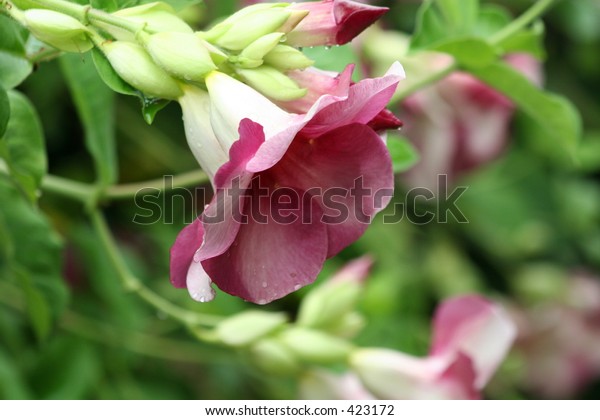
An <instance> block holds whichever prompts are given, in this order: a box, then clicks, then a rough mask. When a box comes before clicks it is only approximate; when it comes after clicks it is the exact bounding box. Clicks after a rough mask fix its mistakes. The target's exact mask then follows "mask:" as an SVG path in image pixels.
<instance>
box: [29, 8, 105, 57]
mask: <svg viewBox="0 0 600 420" xmlns="http://www.w3.org/2000/svg"><path fill="white" fill-rule="evenodd" d="M23 19H24V23H25V24H26V25H27V28H28V29H29V30H30V31H31V33H32V34H33V35H34V36H35V37H36V38H37V39H39V40H40V41H42V42H45V43H46V44H48V45H51V46H53V47H55V48H57V49H59V50H61V51H68V52H79V53H82V52H85V51H88V50H89V49H91V48H92V47H93V46H94V44H93V43H92V42H91V41H90V40H89V38H88V33H89V30H88V29H87V28H86V27H85V26H84V25H83V24H82V23H81V22H79V21H78V20H77V19H74V18H72V17H71V16H67V15H63V14H62V13H58V12H54V11H52V10H46V9H29V10H25V11H24V12H23Z"/></svg>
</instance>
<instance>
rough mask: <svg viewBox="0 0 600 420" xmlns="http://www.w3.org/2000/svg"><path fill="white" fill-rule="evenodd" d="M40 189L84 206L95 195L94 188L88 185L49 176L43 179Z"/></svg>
mask: <svg viewBox="0 0 600 420" xmlns="http://www.w3.org/2000/svg"><path fill="white" fill-rule="evenodd" d="M42 189H43V190H44V191H47V192H50V193H53V194H57V195H62V196H64V197H67V198H70V199H72V200H75V201H81V202H82V203H86V204H87V203H89V202H90V201H92V200H93V198H94V196H95V194H96V192H95V189H94V187H92V186H91V185H90V184H85V183H83V182H78V181H72V180H70V179H66V178H61V177H58V176H54V175H50V174H48V175H46V176H45V177H44V179H43V181H42Z"/></svg>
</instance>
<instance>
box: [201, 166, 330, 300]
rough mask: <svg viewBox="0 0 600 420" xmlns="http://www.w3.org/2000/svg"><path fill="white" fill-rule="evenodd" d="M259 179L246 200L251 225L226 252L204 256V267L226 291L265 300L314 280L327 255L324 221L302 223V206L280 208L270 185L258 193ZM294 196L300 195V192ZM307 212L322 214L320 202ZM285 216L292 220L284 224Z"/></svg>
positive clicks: (243, 228) (241, 230)
mask: <svg viewBox="0 0 600 420" xmlns="http://www.w3.org/2000/svg"><path fill="white" fill-rule="evenodd" d="M260 178H261V177H260V176H258V177H256V178H255V180H254V181H253V187H254V188H253V190H252V195H250V196H248V197H247V198H246V203H245V205H244V208H245V209H246V211H245V215H247V216H248V220H247V223H244V224H241V225H239V231H238V232H237V236H236V237H235V240H234V241H233V243H232V244H231V246H230V247H229V249H227V252H225V253H224V254H223V255H219V256H216V257H214V258H210V259H208V260H205V261H204V262H203V266H204V268H205V270H206V271H207V272H208V273H209V275H210V277H211V278H212V279H213V281H214V282H215V283H216V284H217V285H218V286H219V288H220V289H221V290H223V291H224V292H227V293H229V294H232V295H235V296H239V297H241V298H243V299H246V300H248V301H251V302H254V303H259V304H266V303H269V302H271V301H273V300H275V299H279V298H281V297H283V296H285V295H287V294H289V293H291V292H293V291H295V290H298V289H299V288H300V287H302V286H305V285H307V284H310V283H312V282H313V281H314V280H315V278H316V277H317V275H318V274H319V272H320V271H321V268H322V267H323V263H324V262H325V258H326V256H327V232H326V228H325V226H324V225H323V224H322V223H319V222H313V223H304V220H303V209H302V206H297V208H296V209H292V210H288V208H287V207H286V208H285V209H284V210H283V211H281V210H282V208H281V207H278V205H277V200H274V198H273V197H274V195H273V191H274V190H273V189H272V188H269V189H268V190H267V191H268V194H259V193H258V192H259V188H264V186H261V185H259V184H260V182H261V181H260ZM294 194H297V197H302V191H295V192H294ZM305 211H307V212H308V211H310V212H312V215H314V217H316V218H318V217H320V209H319V206H318V205H317V204H316V203H311V209H310V210H309V209H305ZM278 212H279V213H278ZM281 215H283V216H284V217H286V218H290V219H292V220H290V221H288V222H285V223H284V222H282V221H281V220H279V219H278V217H279V216H281ZM261 218H262V219H263V220H261ZM316 220H318V219H316Z"/></svg>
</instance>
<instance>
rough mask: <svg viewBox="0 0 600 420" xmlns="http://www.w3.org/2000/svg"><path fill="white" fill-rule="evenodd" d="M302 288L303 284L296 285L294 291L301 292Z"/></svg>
mask: <svg viewBox="0 0 600 420" xmlns="http://www.w3.org/2000/svg"><path fill="white" fill-rule="evenodd" d="M301 287H302V285H301V284H295V285H294V290H300V288H301Z"/></svg>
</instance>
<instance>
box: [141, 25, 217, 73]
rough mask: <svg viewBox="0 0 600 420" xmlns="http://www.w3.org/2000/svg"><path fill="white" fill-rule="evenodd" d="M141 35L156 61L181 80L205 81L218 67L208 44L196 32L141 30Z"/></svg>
mask: <svg viewBox="0 0 600 420" xmlns="http://www.w3.org/2000/svg"><path fill="white" fill-rule="evenodd" d="M142 34H143V35H142ZM140 38H141V39H140V40H141V41H142V43H143V44H144V46H145V47H146V50H147V51H148V52H149V53H150V55H151V56H152V58H153V59H154V61H155V62H156V64H158V65H159V66H160V67H162V68H163V69H164V70H166V71H167V72H168V73H170V74H172V75H173V76H176V77H178V78H180V79H184V80H191V81H194V82H201V81H203V80H204V76H206V74H208V73H209V72H211V71H212V70H215V69H216V68H217V66H215V64H214V63H213V61H212V59H211V58H210V53H209V51H208V49H207V48H206V46H205V44H204V43H203V42H202V40H201V39H199V38H198V37H196V35H194V34H187V33H182V32H159V33H156V34H153V35H148V34H146V33H144V32H140Z"/></svg>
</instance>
